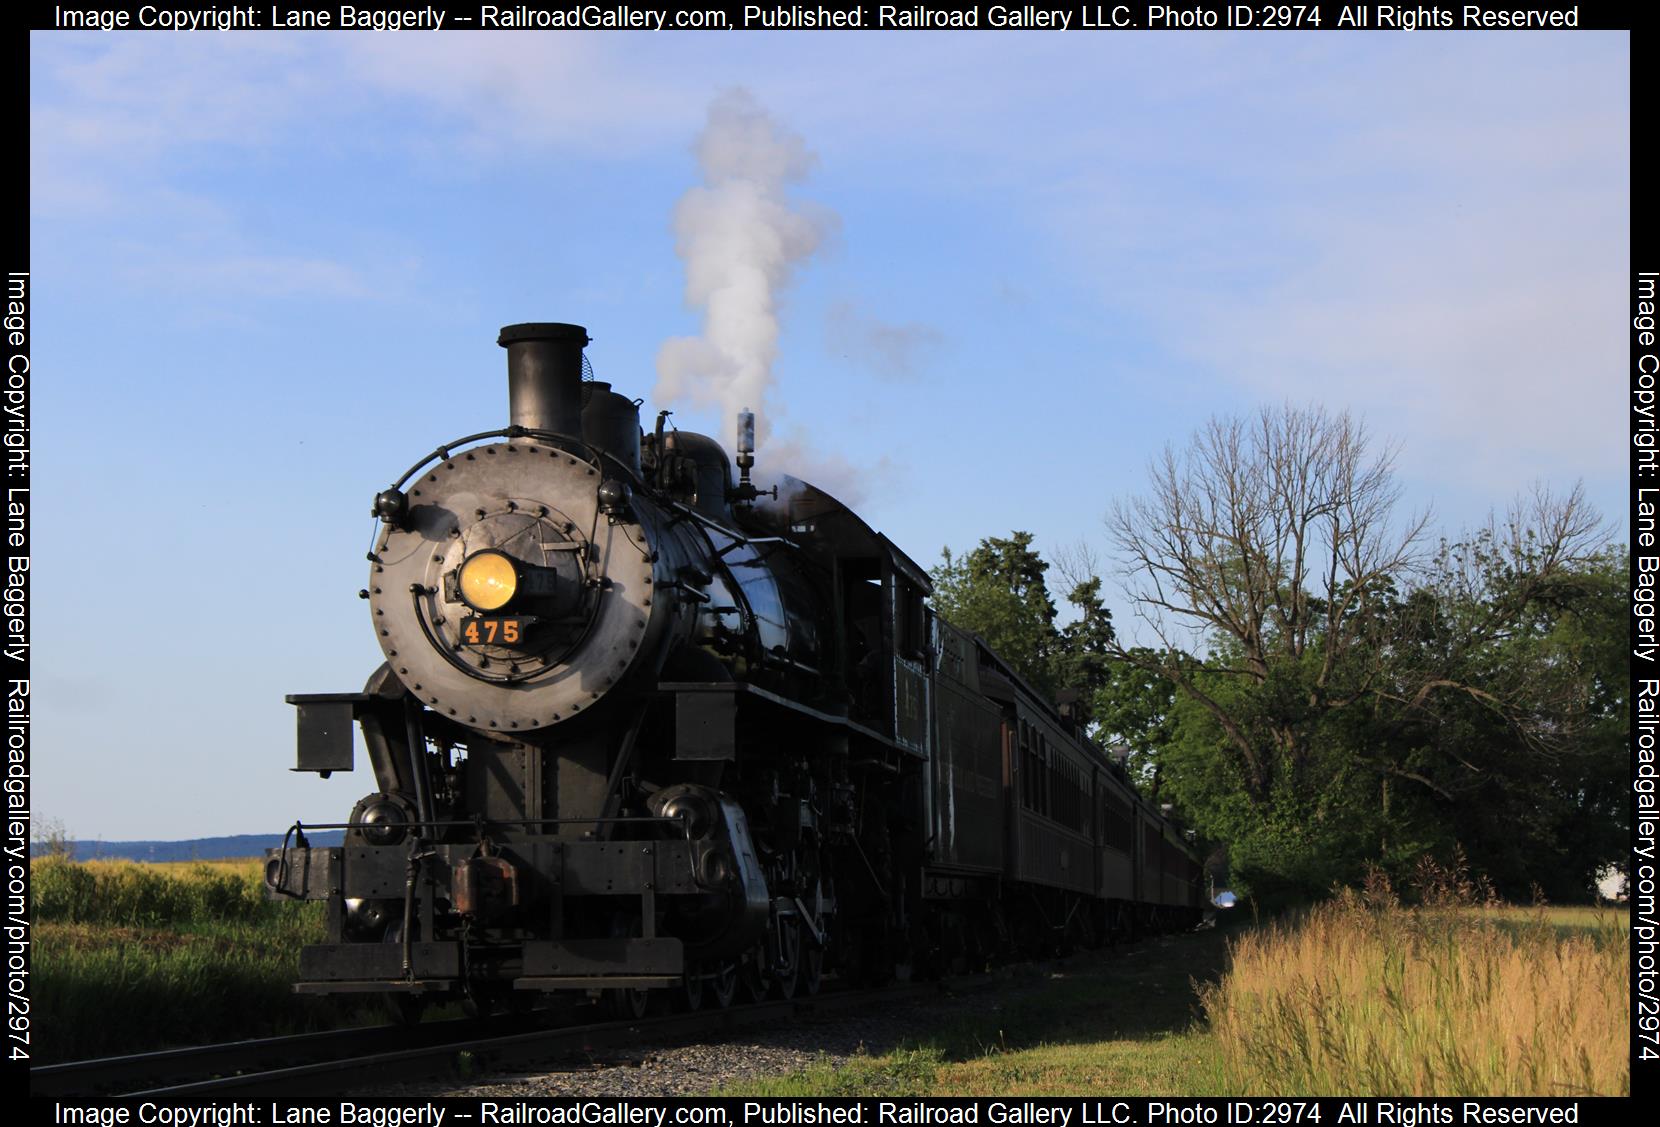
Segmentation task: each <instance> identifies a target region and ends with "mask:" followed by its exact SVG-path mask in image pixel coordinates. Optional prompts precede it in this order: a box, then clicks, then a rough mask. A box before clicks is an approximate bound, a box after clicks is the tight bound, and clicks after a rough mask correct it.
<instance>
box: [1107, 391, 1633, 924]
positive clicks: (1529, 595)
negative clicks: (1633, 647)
mask: <svg viewBox="0 0 1660 1127" xmlns="http://www.w3.org/2000/svg"><path fill="white" fill-rule="evenodd" d="M1369 446H1370V444H1369V442H1368V439H1367V436H1366V435H1365V432H1364V430H1363V429H1362V428H1361V427H1359V426H1358V424H1355V423H1354V422H1352V421H1351V420H1350V419H1349V418H1348V416H1346V415H1337V416H1332V415H1328V414H1326V413H1325V412H1323V411H1320V410H1318V409H1314V410H1299V409H1296V408H1291V407H1284V408H1279V409H1269V410H1264V411H1262V412H1259V413H1258V414H1257V415H1256V416H1254V417H1252V418H1248V419H1217V420H1213V421H1212V422H1211V423H1210V424H1208V425H1207V426H1206V427H1205V428H1203V429H1202V430H1201V431H1199V432H1198V433H1197V434H1196V435H1195V436H1194V438H1193V439H1192V441H1191V442H1190V443H1189V444H1188V445H1187V447H1185V448H1184V449H1182V450H1181V451H1177V450H1175V449H1174V448H1170V449H1167V450H1166V451H1165V454H1164V456H1163V458H1162V459H1161V460H1160V461H1158V462H1155V464H1154V465H1153V467H1152V470H1151V488H1150V490H1149V492H1148V493H1146V494H1144V495H1143V496H1141V497H1138V498H1134V499H1132V500H1129V501H1126V502H1121V503H1120V504H1118V505H1117V506H1115V507H1114V509H1113V510H1112V513H1111V515H1110V516H1109V518H1108V530H1109V533H1110V534H1111V536H1112V539H1113V541H1114V544H1115V546H1116V547H1117V549H1118V552H1119V554H1120V558H1121V561H1122V563H1123V566H1124V571H1125V574H1126V579H1127V582H1126V594H1127V596H1128V597H1129V599H1130V600H1131V602H1132V603H1133V604H1134V606H1135V608H1136V611H1137V615H1138V617H1139V618H1141V619H1142V620H1144V621H1146V622H1147V623H1149V624H1150V626H1151V628H1152V629H1153V631H1154V632H1155V634H1156V635H1157V638H1158V641H1159V645H1158V646H1156V647H1150V648H1130V647H1127V646H1124V645H1122V644H1120V645H1117V646H1115V647H1114V649H1113V653H1114V655H1115V656H1116V657H1118V658H1119V659H1121V660H1122V661H1124V662H1126V663H1128V664H1130V665H1133V666H1135V667H1136V668H1137V669H1139V670H1140V671H1141V673H1142V675H1143V676H1142V677H1141V678H1130V677H1124V676H1121V677H1117V678H1114V679H1111V680H1109V682H1108V684H1107V686H1106V687H1105V689H1104V691H1103V693H1102V694H1099V695H1098V705H1097V709H1098V714H1099V715H1100V716H1102V717H1103V719H1104V720H1105V721H1107V726H1108V727H1109V728H1114V727H1117V726H1119V725H1131V724H1133V723H1134V722H1135V720H1136V718H1137V716H1138V715H1140V716H1142V717H1144V718H1145V719H1146V721H1147V722H1149V723H1156V725H1157V726H1156V728H1153V729H1149V730H1148V731H1147V732H1146V733H1145V734H1144V736H1143V739H1153V738H1156V739H1157V740H1159V741H1162V742H1161V744H1160V746H1158V747H1157V748H1156V749H1151V748H1150V749H1149V752H1148V754H1149V756H1150V757H1151V758H1154V759H1156V763H1155V765H1154V766H1155V769H1157V770H1159V771H1160V772H1161V777H1162V779H1163V781H1164V784H1165V787H1166V790H1165V791H1164V792H1163V794H1166V795H1169V796H1170V797H1172V798H1175V799H1176V800H1177V801H1179V802H1180V803H1181V804H1182V805H1183V806H1184V808H1185V809H1186V810H1187V811H1188V812H1189V813H1190V815H1191V816H1193V818H1194V819H1195V821H1196V823H1197V824H1198V826H1199V828H1200V829H1201V830H1202V831H1204V832H1206V833H1207V834H1209V835H1210V836H1213V837H1216V838H1219V839H1222V840H1225V841H1228V842H1229V844H1230V848H1231V849H1232V852H1233V856H1234V860H1235V865H1236V869H1239V868H1244V869H1246V870H1254V872H1255V874H1256V877H1257V887H1258V890H1259V891H1261V890H1263V889H1267V888H1269V887H1274V888H1276V889H1277V890H1279V891H1283V892H1286V893H1294V892H1297V891H1298V890H1301V891H1304V892H1318V891H1320V890H1322V889H1323V888H1324V887H1326V886H1328V885H1329V883H1330V882H1331V881H1332V880H1335V879H1347V878H1350V877H1352V876H1353V875H1355V873H1356V871H1357V870H1358V867H1359V864H1360V862H1361V861H1363V860H1378V859H1382V860H1384V861H1385V862H1386V863H1387V862H1389V861H1391V860H1401V859H1404V858H1407V857H1410V856H1413V855H1415V854H1416V852H1418V851H1421V850H1423V849H1424V848H1434V847H1437V846H1442V845H1450V844H1451V843H1452V842H1455V841H1459V840H1462V837H1461V835H1464V834H1469V835H1472V836H1477V835H1480V836H1482V840H1483V842H1484V843H1485V846H1484V847H1485V848H1486V852H1487V854H1488V855H1489V856H1490V857H1491V859H1492V860H1493V862H1494V863H1495V864H1497V863H1498V862H1500V861H1505V862H1506V865H1507V871H1509V872H1511V873H1515V874H1521V873H1523V872H1534V873H1537V872H1540V871H1543V869H1545V868H1548V867H1549V866H1546V865H1544V864H1543V862H1542V858H1543V857H1544V856H1545V855H1546V853H1547V852H1548V850H1547V849H1546V843H1545V841H1544V837H1546V836H1548V834H1547V833H1546V829H1547V828H1548V827H1553V826H1564V825H1566V824H1567V822H1571V819H1567V820H1564V818H1563V817H1561V816H1560V815H1561V809H1560V808H1559V807H1557V806H1553V805H1552V804H1551V803H1550V802H1548V801H1547V797H1548V795H1549V794H1550V793H1551V792H1552V788H1556V789H1557V790H1563V791H1571V792H1572V793H1573V794H1574V795H1576V796H1578V797H1575V798H1574V799H1572V801H1571V802H1570V805H1572V804H1574V803H1577V806H1576V807H1575V808H1576V809H1580V810H1584V809H1585V808H1586V803H1587V802H1588V801H1590V800H1589V799H1588V798H1586V797H1585V796H1586V794H1587V793H1588V792H1587V787H1589V786H1590V782H1589V781H1588V780H1587V779H1585V778H1580V777H1578V776H1577V775H1576V772H1577V771H1578V768H1577V767H1571V768H1570V767H1568V764H1569V762H1570V761H1572V762H1573V763H1580V762H1581V761H1582V760H1583V758H1584V757H1583V755H1582V754H1581V752H1582V750H1583V747H1584V744H1583V739H1584V737H1585V736H1586V735H1587V733H1589V732H1590V731H1591V728H1592V727H1594V724H1592V721H1591V720H1590V719H1589V714H1588V713H1587V711H1586V708H1587V707H1588V705H1587V703H1586V702H1587V701H1588V699H1589V697H1588V692H1587V689H1586V686H1587V684H1589V683H1590V681H1591V680H1594V679H1595V678H1591V677H1590V675H1589V674H1588V673H1587V671H1586V670H1587V662H1590V661H1591V659H1590V658H1589V657H1586V658H1585V659H1583V660H1581V659H1577V658H1571V657H1570V654H1571V652H1572V646H1571V645H1570V642H1571V640H1572V639H1574V638H1578V637H1579V635H1578V634H1577V633H1576V631H1584V630H1587V629H1590V626H1589V623H1590V622H1591V618H1595V619H1596V621H1597V622H1598V623H1604V620H1605V619H1606V617H1607V616H1606V613H1605V612H1600V611H1599V612H1597V614H1595V615H1591V616H1590V617H1587V614H1589V613H1590V612H1589V610H1588V609H1587V612H1586V613H1585V614H1581V613H1579V612H1578V611H1572V612H1571V613H1570V608H1571V607H1575V606H1578V605H1579V604H1578V603H1576V602H1575V600H1576V599H1581V596H1580V595H1579V594H1577V592H1580V591H1582V590H1589V589H1590V588H1593V587H1599V586H1601V585H1602V581H1601V580H1598V581H1597V582H1594V583H1593V582H1590V580H1589V578H1588V576H1589V575H1590V573H1591V572H1594V571H1596V568H1595V567H1594V566H1592V565H1593V561H1594V560H1595V559H1596V558H1597V552H1598V550H1599V548H1600V547H1601V545H1602V543H1603V540H1602V535H1601V532H1600V527H1599V523H1600V522H1599V521H1598V519H1597V517H1596V515H1595V513H1594V512H1592V511H1591V510H1590V508H1589V507H1588V506H1587V505H1586V504H1585V502H1584V498H1583V496H1582V495H1581V494H1580V492H1579V491H1578V490H1577V489H1576V490H1575V491H1574V492H1573V493H1571V494H1569V495H1568V496H1567V497H1563V498H1555V497H1552V496H1551V495H1550V494H1548V493H1545V492H1539V493H1536V494H1535V496H1534V497H1533V498H1532V499H1531V501H1530V502H1529V503H1528V504H1526V505H1518V506H1517V507H1516V508H1515V509H1513V510H1512V512H1511V513H1510V514H1509V515H1508V517H1507V518H1506V519H1505V520H1504V521H1503V522H1494V523H1492V524H1490V526H1489V527H1488V528H1487V529H1485V530H1482V532H1480V533H1478V534H1477V535H1475V536H1472V537H1467V538H1465V539H1464V540H1463V541H1461V542H1459V543H1458V544H1455V545H1451V546H1444V547H1443V549H1442V550H1441V551H1439V552H1428V551H1426V550H1425V548H1424V545H1423V538H1424V530H1425V528H1426V524H1427V518H1426V517H1424V516H1413V517H1409V518H1405V519H1401V518H1400V517H1399V516H1398V514H1397V513H1396V512H1395V506H1396V502H1397V499H1398V494H1399V489H1398V486H1397V485H1396V483H1395V481H1394V477H1393V473H1392V470H1391V465H1390V461H1391V459H1390V453H1389V452H1388V451H1383V452H1382V453H1374V452H1372V451H1371V450H1370V448H1369ZM1586 607H1587V608H1589V604H1586ZM1597 629H1603V626H1598V627H1597ZM1577 644H1578V645H1579V647H1580V649H1581V650H1583V651H1584V652H1585V653H1586V654H1590V653H1591V652H1592V651H1595V652H1596V653H1597V654H1603V652H1604V650H1605V649H1606V646H1603V645H1602V644H1601V643H1598V644H1595V645H1593V644H1591V643H1590V642H1589V640H1584V639H1582V640H1581V641H1580V642H1579V643H1577ZM1598 660H1601V659H1598ZM1588 678H1589V680H1588ZM1165 685H1168V686H1169V687H1170V691H1171V692H1172V696H1170V697H1169V698H1168V699H1169V700H1170V702H1171V707H1169V708H1167V709H1164V710H1163V711H1162V712H1161V711H1159V710H1158V709H1157V707H1156V706H1157V704H1158V703H1159V702H1158V694H1159V693H1160V692H1162V691H1164V686H1165ZM1155 718H1156V719H1155ZM1120 734H1121V735H1127V734H1128V733H1125V732H1123V731H1122V729H1120ZM1571 778H1578V785H1577V787H1576V786H1573V785H1570V782H1569V780H1570V779H1571ZM1592 789H1597V788H1592ZM1598 793H1599V794H1600V790H1598ZM1478 796H1485V797H1484V798H1482V797H1478ZM1501 798H1502V799H1503V800H1504V801H1502V802H1501V801H1499V799H1501ZM1518 818H1526V819H1528V820H1529V822H1528V828H1526V829H1515V828H1512V829H1511V830H1510V831H1509V832H1508V833H1501V832H1499V829H1500V827H1499V826H1498V825H1496V824H1493V823H1496V822H1497V821H1498V820H1499V819H1505V820H1507V821H1513V820H1515V819H1518ZM1535 829H1538V830H1539V833H1538V834H1535V833H1534V830H1535ZM1506 843H1508V844H1506ZM1464 844H1465V846H1466V848H1467V849H1470V852H1471V855H1472V858H1474V857H1475V856H1476V855H1477V853H1478V852H1480V850H1478V849H1477V848H1476V847H1475V846H1474V844H1473V843H1472V842H1471V841H1464ZM1507 849H1508V850H1509V856H1508V858H1507V857H1505V856H1503V854H1504V853H1505V851H1506V850H1507ZM1601 859H1604V858H1594V859H1592V858H1588V859H1587V860H1601Z"/></svg>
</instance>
